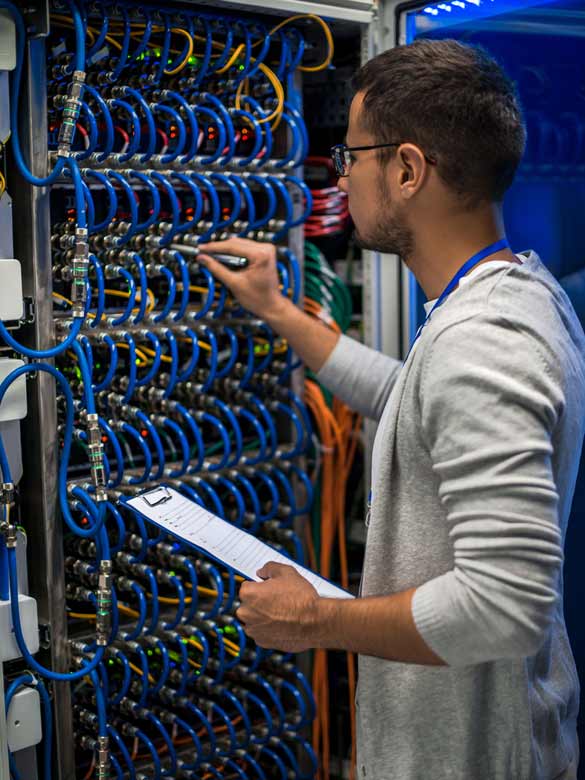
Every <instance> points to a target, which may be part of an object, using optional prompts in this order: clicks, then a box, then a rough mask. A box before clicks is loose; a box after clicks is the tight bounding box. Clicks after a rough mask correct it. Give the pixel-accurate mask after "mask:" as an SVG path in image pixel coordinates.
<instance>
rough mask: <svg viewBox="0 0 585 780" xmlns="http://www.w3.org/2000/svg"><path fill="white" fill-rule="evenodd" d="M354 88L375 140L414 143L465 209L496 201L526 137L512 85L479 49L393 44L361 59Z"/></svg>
mask: <svg viewBox="0 0 585 780" xmlns="http://www.w3.org/2000/svg"><path fill="white" fill-rule="evenodd" d="M354 87H355V89H356V91H358V92H364V93H365V98H364V103H363V107H362V122H363V125H364V127H365V128H366V129H367V130H368V131H369V132H370V133H372V134H373V136H374V137H375V139H376V142H380V143H383V142H387V143H391V142H393V141H403V142H405V141H410V142H412V143H414V144H416V145H417V146H420V148H421V149H422V151H423V152H424V153H425V154H426V155H427V156H429V157H433V158H435V159H436V161H437V170H438V173H439V175H440V176H441V178H442V179H443V181H444V182H445V183H446V184H447V185H448V186H449V187H451V188H452V189H453V190H454V191H455V192H456V193H457V194H458V195H459V196H460V197H461V198H462V199H463V200H465V201H466V202H468V204H469V205H470V206H472V205H476V204H477V203H479V202H482V201H492V202H499V201H501V200H502V198H503V196H504V193H505V192H506V190H507V189H508V187H509V186H510V185H511V184H512V181H513V179H514V174H515V172H516V169H517V167H518V164H519V163H520V160H521V158H522V154H523V152H524V144H525V140H526V132H525V129H524V123H523V120H522V113H521V110H520V106H519V104H518V100H517V96H516V92H515V89H514V86H513V84H512V82H511V81H510V79H509V78H508V77H507V75H506V74H505V73H504V71H503V70H502V68H501V67H500V66H499V65H498V63H497V62H496V61H495V60H493V59H492V58H491V57H490V56H489V55H488V54H487V53H486V52H485V51H484V50H483V49H481V48H479V47H477V46H468V45H464V44H461V43H458V42H457V41H453V40H436V41H435V40H419V41H415V42H414V43H412V44H410V45H408V46H397V47H396V48H394V49H389V50H388V51H385V52H383V53H382V54H379V55H378V56H377V57H374V59H372V60H370V61H369V62H367V63H366V64H365V65H364V66H363V67H362V68H361V69H360V70H359V71H358V72H357V74H356V76H355V78H354ZM393 153H395V150H393V152H391V154H393ZM382 157H383V153H382ZM386 159H387V157H386Z"/></svg>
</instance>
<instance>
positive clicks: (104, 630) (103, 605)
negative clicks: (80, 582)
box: [95, 560, 112, 647]
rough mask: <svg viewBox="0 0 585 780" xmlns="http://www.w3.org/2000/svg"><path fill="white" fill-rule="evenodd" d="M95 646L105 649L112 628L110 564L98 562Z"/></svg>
mask: <svg viewBox="0 0 585 780" xmlns="http://www.w3.org/2000/svg"><path fill="white" fill-rule="evenodd" d="M96 597H97V610H96V623H95V632H96V644H97V645H98V646H101V647H105V646H106V645H107V643H108V639H109V637H110V630H111V628H112V562H111V561H109V560H102V561H100V567H99V574H98V589H97V594H96Z"/></svg>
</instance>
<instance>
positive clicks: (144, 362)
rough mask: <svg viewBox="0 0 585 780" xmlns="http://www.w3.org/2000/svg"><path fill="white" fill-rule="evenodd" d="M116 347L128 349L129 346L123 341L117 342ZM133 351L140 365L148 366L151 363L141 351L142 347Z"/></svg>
mask: <svg viewBox="0 0 585 780" xmlns="http://www.w3.org/2000/svg"><path fill="white" fill-rule="evenodd" d="M116 346H117V347H120V349H130V345H129V344H126V342H125V341H117V342H116ZM134 350H135V352H136V356H137V357H138V358H140V361H141V362H140V365H150V364H151V363H152V360H149V359H148V357H147V356H146V355H145V354H144V352H143V351H142V347H135V348H134Z"/></svg>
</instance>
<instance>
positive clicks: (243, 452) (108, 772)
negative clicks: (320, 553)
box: [0, 0, 332, 780]
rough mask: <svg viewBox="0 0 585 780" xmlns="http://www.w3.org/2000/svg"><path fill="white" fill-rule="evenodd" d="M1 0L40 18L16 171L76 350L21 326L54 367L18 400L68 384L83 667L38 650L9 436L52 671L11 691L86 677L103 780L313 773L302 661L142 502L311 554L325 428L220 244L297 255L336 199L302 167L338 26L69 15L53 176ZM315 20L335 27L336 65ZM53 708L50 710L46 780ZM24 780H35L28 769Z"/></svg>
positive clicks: (90, 754)
mask: <svg viewBox="0 0 585 780" xmlns="http://www.w3.org/2000/svg"><path fill="white" fill-rule="evenodd" d="M0 7H1V8H5V9H8V10H9V11H10V13H11V14H12V16H13V18H14V19H15V21H16V23H17V37H18V63H17V68H16V71H15V74H14V79H13V82H12V118H11V123H12V127H13V135H12V145H13V153H14V156H15V160H16V163H17V166H18V169H19V171H20V173H21V175H22V176H23V177H24V179H25V180H26V182H27V183H28V184H29V185H31V186H51V185H52V189H51V245H52V256H53V301H54V317H55V334H56V343H55V346H54V347H52V348H51V349H48V350H43V351H40V350H34V349H28V348H26V347H24V346H23V345H22V344H20V342H19V341H18V340H17V338H15V336H14V335H13V332H12V331H8V330H7V329H6V328H5V326H4V325H3V324H2V323H0V335H1V336H2V337H3V339H4V341H5V342H6V344H7V345H8V346H10V347H12V348H13V349H14V350H15V351H17V352H18V353H19V354H21V355H24V356H26V357H27V358H28V359H29V360H30V361H31V362H29V363H28V364H26V365H24V366H23V367H22V368H20V369H17V371H15V372H13V374H11V375H10V376H9V377H8V378H7V379H6V380H4V382H2V383H1V384H0V400H1V399H2V398H3V397H4V395H5V394H6V392H7V391H8V389H9V387H10V385H11V384H12V383H13V382H14V381H16V380H17V379H18V378H19V377H20V376H22V375H34V374H36V373H38V372H45V373H49V374H50V375H51V376H52V377H53V378H54V380H55V383H56V391H57V406H58V412H59V443H60V467H59V480H58V481H59V502H60V509H61V514H62V516H63V519H64V522H65V524H66V527H67V535H66V538H65V555H66V558H65V582H66V598H67V611H68V618H69V631H70V637H71V639H70V643H69V644H70V650H71V664H72V667H73V670H72V671H70V672H67V673H65V672H64V673H56V672H54V671H53V670H51V669H47V668H45V667H43V666H42V665H41V664H39V663H38V662H37V661H36V659H35V658H34V657H33V656H32V655H31V654H30V652H28V649H27V648H26V643H25V640H24V636H23V632H22V628H21V626H20V615H19V607H18V600H17V597H18V573H17V563H16V544H17V542H16V531H15V528H16V526H15V522H14V517H13V518H12V520H11V517H10V512H11V507H13V504H14V487H13V485H12V483H11V478H10V468H9V465H8V459H7V456H6V453H5V451H4V448H3V446H2V445H1V442H0V467H1V468H2V476H3V482H4V485H3V488H2V490H1V491H0V503H1V504H2V505H3V509H4V516H5V526H4V528H5V529H6V530H5V533H4V535H2V536H0V575H2V576H0V584H1V585H2V588H3V592H2V597H3V598H4V597H6V598H8V596H9V594H10V598H11V604H12V616H13V622H14V627H15V633H16V638H17V640H18V643H19V646H20V648H21V652H22V653H23V656H24V659H25V662H26V664H27V666H28V667H29V668H30V669H31V670H32V672H34V673H35V677H34V678H33V677H31V675H30V674H27V675H23V676H21V678H19V679H18V681H14V686H16V687H11V688H10V689H9V696H13V695H14V692H15V691H16V689H17V688H18V687H20V686H22V685H30V684H36V685H39V684H40V680H41V678H44V679H48V680H51V681H53V682H54V683H56V682H68V683H71V684H73V719H74V727H75V749H76V766H77V769H78V777H79V778H85V780H89V778H91V777H96V778H106V777H116V778H131V779H132V780H159V778H162V777H163V776H164V777H176V778H206V779H207V778H214V777H223V778H248V777H254V778H258V780H269V778H273V777H282V778H291V777H295V778H299V780H305V778H306V780H308V778H310V777H313V776H314V774H315V772H316V758H315V755H314V752H313V750H312V748H311V746H310V745H309V744H308V742H307V741H306V740H305V739H304V737H303V731H304V730H306V729H307V727H308V726H309V725H310V723H311V722H312V720H313V719H314V716H315V707H314V700H313V696H312V692H311V689H310V686H309V685H308V683H307V681H306V679H305V678H304V676H303V675H302V673H301V672H300V671H299V670H298V668H297V667H296V666H295V664H294V661H293V659H292V658H290V657H289V656H283V655H281V654H279V653H275V652H272V651H270V650H262V649H260V648H258V647H256V646H255V645H253V643H251V642H250V640H247V639H246V636H245V634H244V632H243V630H242V627H241V626H240V625H239V623H238V621H237V620H236V619H235V617H234V611H235V609H236V606H237V604H236V592H237V588H238V584H239V578H237V577H235V576H234V575H233V573H229V572H226V571H223V570H222V569H221V567H219V566H218V565H216V564H214V563H211V562H209V561H206V560H204V559H202V558H199V557H197V556H194V555H192V553H191V552H190V551H189V550H188V549H187V548H185V547H183V546H182V545H180V544H178V543H176V542H174V541H172V540H169V538H168V537H166V536H165V535H164V534H157V533H155V532H153V529H152V528H149V527H147V526H145V524H144V523H143V522H141V520H140V519H139V518H137V517H136V516H134V515H131V514H130V513H128V512H127V511H125V510H123V509H120V507H119V506H118V505H117V503H116V500H117V498H118V497H119V496H120V495H121V494H132V493H135V492H139V491H141V490H143V489H145V488H148V487H150V486H152V485H156V484H159V483H160V482H165V483H167V484H170V485H173V486H174V487H176V488H177V489H178V490H180V491H181V492H182V493H183V494H184V495H186V496H188V497H189V498H191V499H192V500H193V501H195V502H197V503H199V504H201V505H202V506H205V507H206V508H208V509H209V510H211V511H212V512H215V513H216V514H218V515H219V516H220V517H222V518H224V519H226V520H228V521H229V522H232V523H233V524H234V525H235V526H237V527H242V528H245V529H247V530H249V531H251V532H253V533H257V534H258V535H259V536H260V537H262V538H263V539H265V540H267V541H268V542H269V543H271V544H272V545H273V546H274V547H275V548H276V549H278V550H281V551H283V552H285V553H287V554H288V555H290V556H291V557H292V558H294V559H296V560H298V561H302V560H303V545H302V543H301V540H300V539H299V538H298V536H297V535H296V533H295V530H294V528H295V520H296V518H298V517H299V516H301V515H303V514H305V513H307V512H308V511H309V510H310V507H311V504H312V497H313V490H312V484H311V481H310V479H309V478H308V476H307V474H306V473H305V472H304V471H303V470H302V468H301V467H300V466H299V464H298V462H297V459H298V457H299V456H301V455H303V454H304V453H306V452H307V450H308V449H309V447H310V443H311V439H312V426H311V421H310V419H309V416H308V413H307V409H306V407H305V406H304V404H303V402H302V400H301V399H300V398H298V397H297V396H296V395H295V394H294V392H293V391H292V390H291V389H290V388H289V386H288V379H289V377H290V373H291V371H292V370H293V368H294V363H293V356H292V353H291V351H290V349H289V347H288V345H287V344H286V342H284V341H282V340H280V339H278V338H276V337H275V335H274V334H273V333H272V332H271V331H270V329H269V328H268V327H267V326H266V325H265V324H264V323H263V322H261V321H259V320H257V319H255V318H252V317H250V315H249V314H248V313H247V312H245V311H244V310H242V309H241V307H239V306H238V305H237V303H236V302H235V301H234V300H232V299H231V297H230V296H229V294H228V293H227V291H226V289H225V288H224V287H222V286H221V285H220V284H218V283H217V282H216V281H215V280H214V279H213V277H212V276H211V275H210V274H209V272H208V271H207V270H206V269H205V268H204V267H202V266H200V265H199V264H198V263H197V252H198V250H197V245H198V243H200V242H202V241H206V240H210V239H212V238H223V237H227V236H228V235H231V234H235V235H244V236H248V237H254V238H257V239H264V240H275V241H279V242H281V243H283V242H284V240H285V239H286V234H287V232H288V231H289V230H290V229H292V228H294V227H296V226H298V225H300V224H301V223H302V222H303V221H304V219H305V218H306V217H307V216H308V214H309V212H310V210H311V195H310V192H309V190H308V188H307V187H306V185H305V184H304V182H303V181H302V180H301V179H299V178H298V177H296V176H295V174H294V171H295V169H296V167H297V166H298V165H300V164H301V163H302V161H303V160H304V158H305V156H306V153H307V149H308V143H307V135H306V129H305V125H304V122H303V119H302V116H301V114H300V113H299V111H298V109H297V108H296V107H295V105H293V104H290V103H289V102H287V100H286V98H285V92H284V88H283V86H282V83H283V82H284V81H286V79H287V77H288V76H289V75H290V74H292V73H293V72H294V71H295V70H296V69H299V68H300V69H302V70H311V69H321V68H324V67H327V65H328V64H329V62H330V61H331V56H332V39H331V33H330V32H329V29H328V27H327V25H326V24H325V23H323V22H322V20H320V19H319V18H318V17H314V16H312V15H307V16H306V17H302V16H298V17H292V18H291V19H289V20H285V21H284V22H282V23H281V24H279V25H277V26H276V27H274V28H272V29H270V30H267V29H266V28H264V26H263V25H262V24H261V23H259V22H256V21H250V20H243V19H239V18H228V17H221V16H218V15H211V14H209V15H206V14H200V13H197V14H195V13H193V12H190V11H188V10H183V9H182V10H177V11H172V10H169V9H158V10H157V9H154V8H151V7H144V6H139V5H137V4H125V3H117V4H116V5H115V6H112V5H111V4H109V3H101V2H95V3H87V4H83V3H79V4H75V3H74V2H73V0H68V1H67V2H66V3H65V5H59V6H56V8H55V9H54V10H55V11H56V13H53V14H52V17H51V19H52V28H53V34H52V36H51V38H50V39H49V42H48V47H47V50H48V74H49V78H48V91H49V95H48V109H49V148H50V150H51V151H50V159H51V161H52V163H53V168H52V171H51V174H50V175H49V176H48V177H46V178H45V179H39V178H37V177H35V176H33V175H32V173H31V172H30V171H29V170H28V169H27V167H26V164H25V161H24V158H23V156H22V154H21V152H20V146H19V140H18V132H17V128H18V126H19V125H18V106H19V87H20V83H21V76H22V70H23V59H24V58H23V54H24V46H25V42H26V31H25V27H24V23H23V21H22V17H21V16H20V14H19V12H18V10H17V9H16V8H15V6H13V5H12V4H11V3H10V2H9V1H8V0H0ZM305 18H306V19H308V20H309V22H310V23H311V24H312V25H314V24H317V25H318V26H319V28H320V29H321V30H322V32H323V34H324V38H325V50H326V53H325V56H324V58H322V61H321V62H318V63H317V64H312V60H314V59H315V57H316V54H315V53H314V52H313V53H311V48H312V43H311V41H310V40H309V38H307V37H306V36H305V31H304V27H303V26H302V25H301V24H300V23H301V21H302V20H303V19H305ZM318 54H319V52H317V55H318ZM289 137H290V143H287V139H288V138H289ZM295 191H296V192H297V193H299V194H300V197H301V199H304V201H305V208H304V210H303V213H301V214H298V213H297V212H296V210H295V209H294V207H293V203H294V200H293V198H294V196H295ZM278 271H279V276H280V282H281V289H282V293H283V295H287V296H289V297H291V298H292V300H294V301H295V302H298V300H299V297H300V290H301V282H300V269H299V264H298V261H297V259H296V258H295V257H294V255H293V254H292V253H291V252H290V251H289V250H288V249H287V248H286V247H285V246H282V247H281V250H280V253H279V262H278ZM49 358H55V360H56V365H52V364H50V363H48V362H47V360H48V359H49ZM291 432H292V435H291ZM24 522H25V523H26V518H24ZM7 575H8V576H7ZM7 579H9V584H8V583H7ZM50 718H51V710H50V707H49V708H47V709H46V711H45V719H46V726H45V732H46V734H48V735H49V739H48V740H46V742H45V747H46V750H45V776H44V780H48V778H49V777H51V776H52V775H51V770H50V768H49V767H50V765H51V755H50ZM11 772H12V775H13V778H14V780H18V771H17V769H16V766H15V764H14V761H12V763H11Z"/></svg>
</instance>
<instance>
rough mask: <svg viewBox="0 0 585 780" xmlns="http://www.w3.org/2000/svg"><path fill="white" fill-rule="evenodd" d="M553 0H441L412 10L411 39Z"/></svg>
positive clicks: (409, 35) (410, 18)
mask: <svg viewBox="0 0 585 780" xmlns="http://www.w3.org/2000/svg"><path fill="white" fill-rule="evenodd" d="M549 2H551V0H449V2H446V1H445V0H441V2H437V3H431V4H429V5H426V6H424V7H422V8H420V9H418V10H414V11H410V12H408V14H407V15H408V24H407V33H408V39H409V41H410V40H413V39H414V38H415V37H416V36H417V35H421V34H422V35H424V34H425V33H429V32H432V31H433V30H438V29H441V28H442V27H448V26H451V25H456V24H457V25H460V24H464V23H465V22H467V21H477V20H478V19H481V18H484V19H485V18H488V17H491V16H499V15H501V14H506V13H513V12H517V11H525V10H527V9H529V8H534V7H537V6H540V5H544V4H546V3H549Z"/></svg>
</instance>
